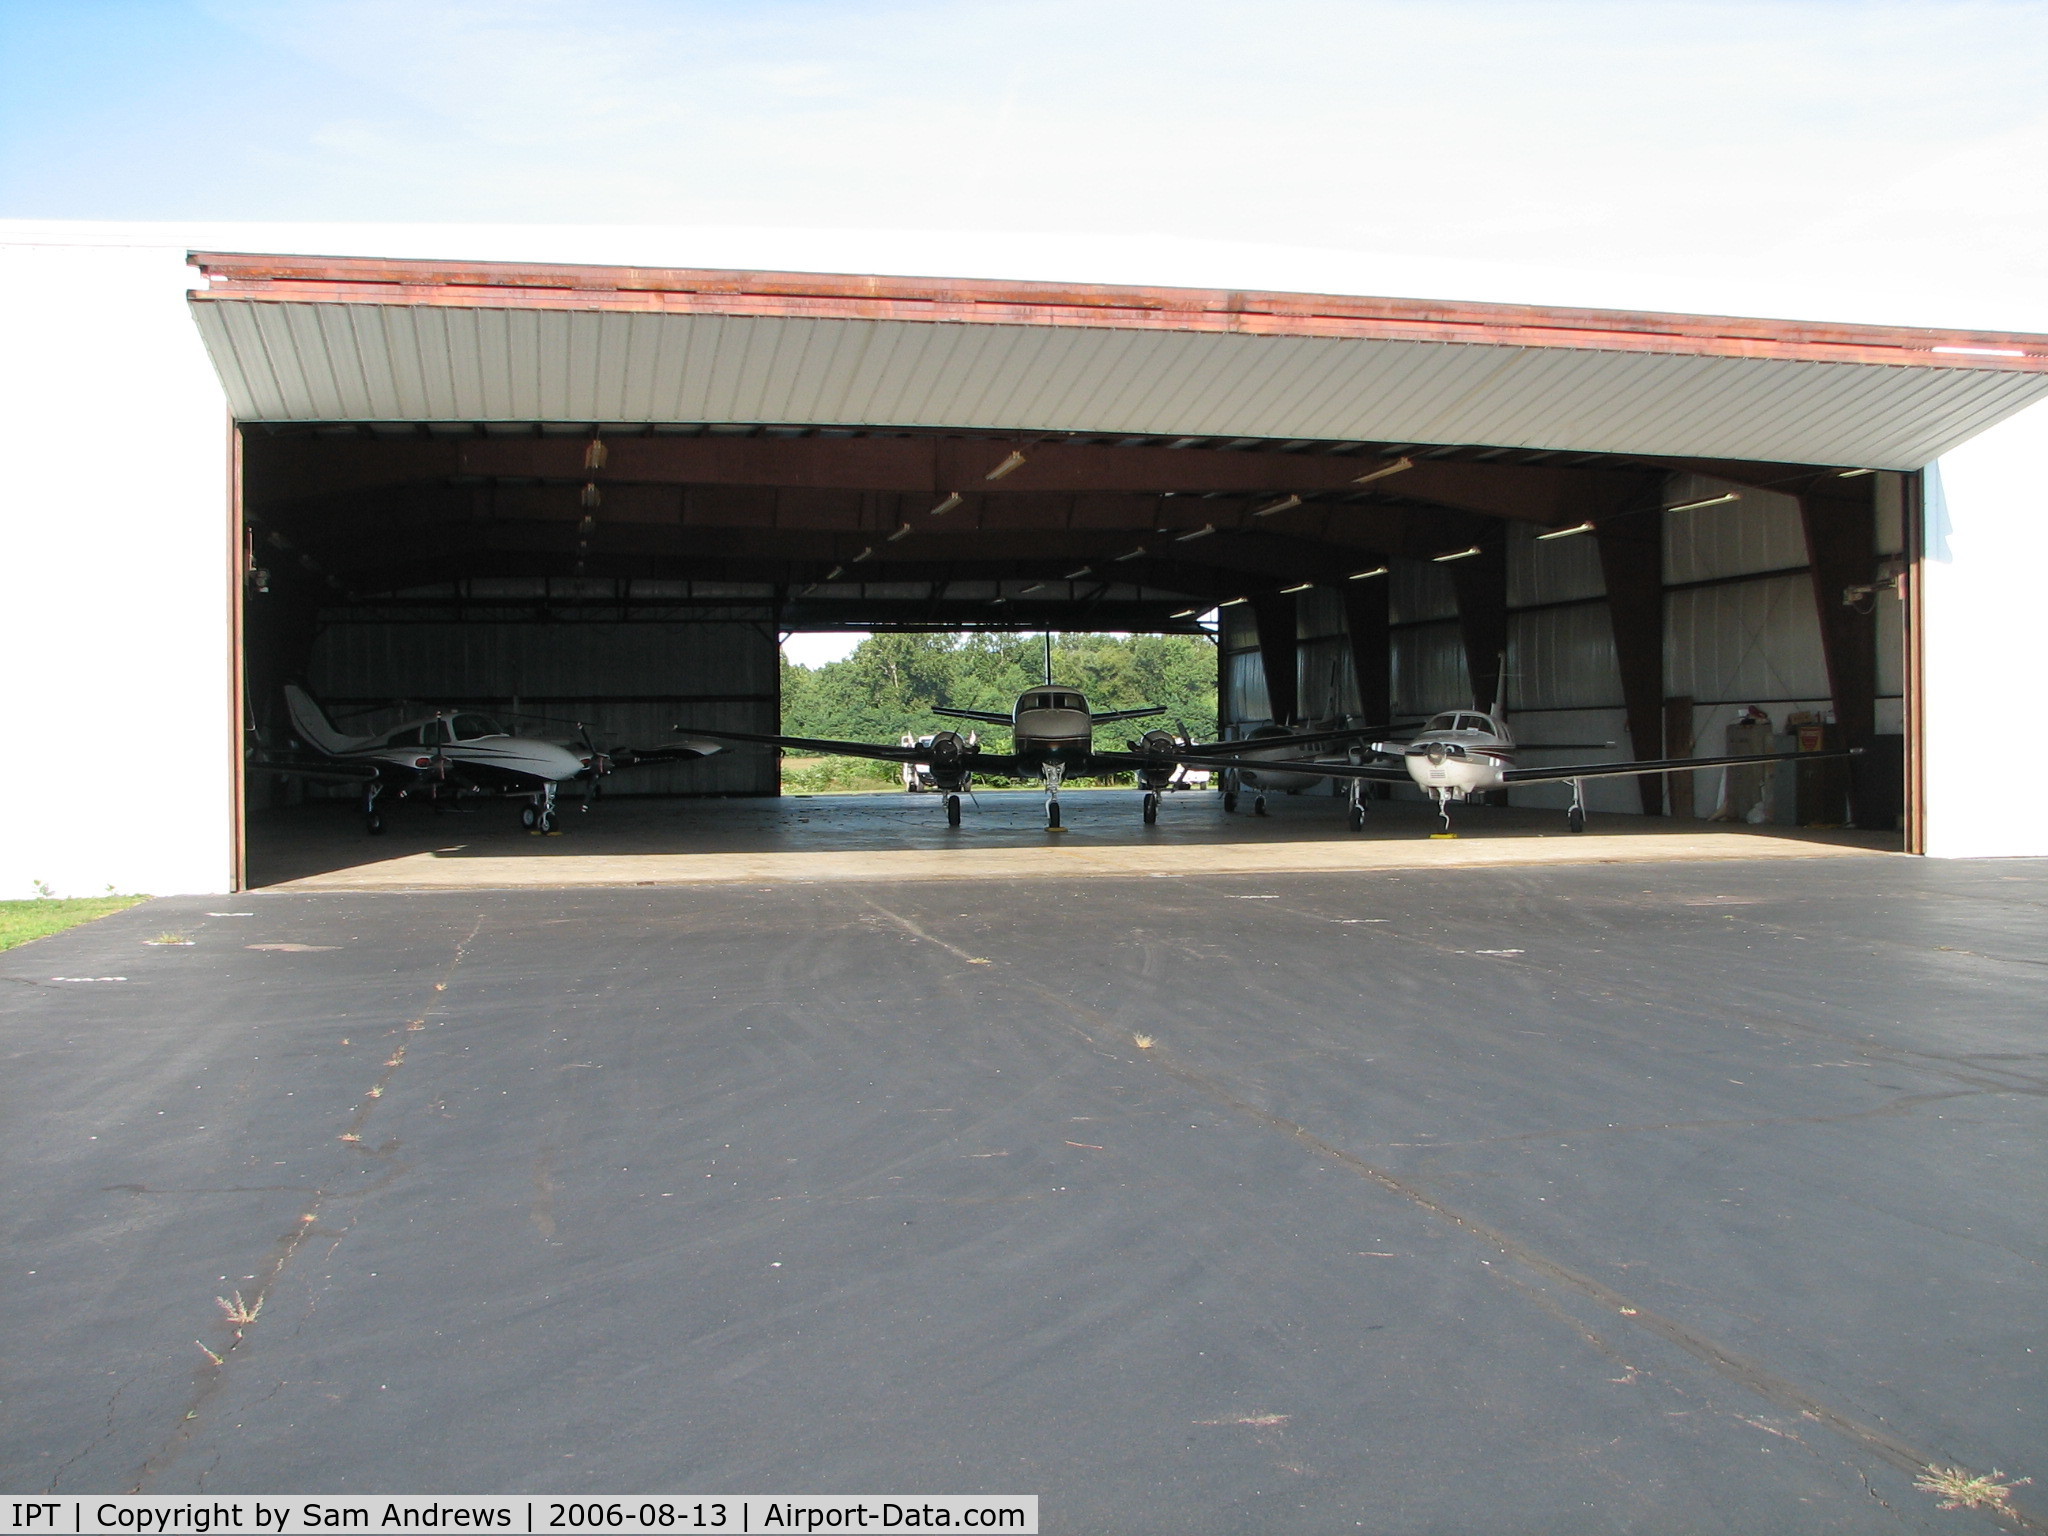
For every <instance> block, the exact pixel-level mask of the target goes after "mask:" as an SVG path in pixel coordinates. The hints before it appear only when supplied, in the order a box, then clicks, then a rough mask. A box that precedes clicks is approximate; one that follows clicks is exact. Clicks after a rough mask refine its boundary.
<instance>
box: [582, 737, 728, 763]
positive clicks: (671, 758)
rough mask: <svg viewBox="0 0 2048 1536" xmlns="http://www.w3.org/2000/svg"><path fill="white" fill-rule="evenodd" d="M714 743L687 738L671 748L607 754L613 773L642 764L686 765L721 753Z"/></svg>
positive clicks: (628, 749) (624, 750) (634, 749)
mask: <svg viewBox="0 0 2048 1536" xmlns="http://www.w3.org/2000/svg"><path fill="white" fill-rule="evenodd" d="M724 750H725V748H724V747H721V746H720V745H719V744H718V743H717V742H715V741H696V740H693V739H690V738H688V737H686V738H684V739H683V740H682V741H679V742H677V743H676V744H675V745H674V746H672V747H621V748H619V750H618V751H616V752H607V753H605V756H606V757H608V758H610V759H611V762H612V768H613V770H614V771H616V770H618V769H621V768H638V767H640V766H641V765H642V764H644V763H688V762H694V761H696V760H697V759H698V758H702V757H709V756H711V755H712V753H714V752H723V751H724Z"/></svg>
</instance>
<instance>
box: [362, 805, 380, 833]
mask: <svg viewBox="0 0 2048 1536" xmlns="http://www.w3.org/2000/svg"><path fill="white" fill-rule="evenodd" d="M363 830H364V831H365V832H367V833H369V834H370V836H372V837H375V836H377V834H378V833H380V832H382V831H383V830H384V817H383V816H382V815H381V814H380V813H379V812H376V811H372V812H370V814H369V815H367V816H365V817H364V818H363Z"/></svg>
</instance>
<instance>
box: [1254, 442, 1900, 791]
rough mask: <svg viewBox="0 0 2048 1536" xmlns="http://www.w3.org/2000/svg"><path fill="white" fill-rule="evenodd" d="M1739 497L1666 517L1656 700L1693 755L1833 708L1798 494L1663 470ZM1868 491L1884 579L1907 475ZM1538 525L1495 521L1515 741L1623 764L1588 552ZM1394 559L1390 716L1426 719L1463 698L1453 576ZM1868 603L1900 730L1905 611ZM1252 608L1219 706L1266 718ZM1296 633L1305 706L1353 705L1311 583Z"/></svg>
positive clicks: (1601, 605) (1338, 616)
mask: <svg viewBox="0 0 2048 1536" xmlns="http://www.w3.org/2000/svg"><path fill="white" fill-rule="evenodd" d="M1738 489H1739V490H1740V491H1741V500H1740V501H1734V502H1727V503H1723V504H1722V505H1719V506H1713V507H1701V508H1696V509H1694V510H1692V511H1687V512H1667V513H1666V514H1665V515H1664V539H1663V564H1664V582H1665V588H1666V591H1665V630H1664V674H1665V675H1664V689H1665V696H1666V697H1667V698H1687V697H1689V698H1691V699H1693V700H1694V708H1693V718H1692V742H1691V746H1690V750H1691V751H1693V752H1695V753H1699V754H1702V755H1706V754H1717V753H1720V752H1722V751H1724V750H1725V746H1724V743H1725V739H1726V738H1725V727H1726V726H1727V725H1728V724H1729V723H1730V722H1731V721H1733V720H1734V719H1735V718H1736V717H1737V716H1738V715H1740V714H1741V712H1742V711H1743V709H1744V708H1745V707H1747V706H1749V705H1751V704H1755V705H1758V706H1760V707H1761V708H1763V709H1764V710H1765V711H1767V712H1768V713H1769V714H1770V716H1771V718H1772V719H1773V721H1774V722H1776V723H1777V724H1778V725H1780V726H1781V727H1782V725H1783V724H1784V721H1785V717H1786V716H1787V715H1788V714H1792V713H1795V712H1797V711H1800V710H1823V711H1824V710H1827V709H1829V708H1830V706H1831V702H1832V701H1831V700H1830V699H1829V696H1828V674H1827V663H1826V657H1825V653H1824V652H1823V650H1822V647H1821V631H1820V617H1819V614H1818V612H1817V610H1816V608H1815V603H1814V593H1813V583H1812V577H1811V575H1810V574H1809V572H1808V568H1807V550H1806V535H1805V530H1804V528H1803V527H1802V525H1801V522H1800V516H1799V504H1798V502H1797V501H1796V500H1794V499H1793V498H1792V497H1790V496H1785V495H1780V494H1777V493H1775V492H1771V491H1764V490H1757V489H1754V488H1751V487H1736V486H1734V485H1732V484H1730V483H1728V482H1725V481H1720V480H1715V479H1711V478H1708V477H1706V476H1701V475H1692V474H1679V475H1673V476H1672V477H1671V479H1670V481H1669V482H1668V484H1667V486H1666V491H1665V496H1664V501H1665V504H1666V505H1683V504H1684V503H1687V502H1692V501H1701V500H1705V499H1708V498H1710V497H1715V496H1719V495H1722V494H1723V493H1725V492H1728V491H1731V490H1738ZM1875 490H1876V509H1875V512H1874V516H1875V518H1876V534H1877V550H1878V556H1879V561H1878V564H1879V569H1878V570H1877V571H1876V572H1873V579H1876V578H1878V577H1881V576H1882V575H1883V574H1885V562H1886V561H1887V559H1889V558H1895V557H1897V555H1898V554H1899V553H1900V551H1901V549H1902V547H1903V543H1904V537H1903V521H1902V510H1901V509H1902V506H1903V491H1902V483H1901V477H1900V476H1898V475H1895V474H1883V475H1879V476H1878V477H1877V483H1876V486H1875ZM1536 533H1537V530H1536V529H1535V528H1534V527H1531V526H1526V525H1510V526H1509V527H1508V529H1507V539H1508V546H1507V589H1508V610H1509V614H1508V675H1507V685H1506V686H1507V695H1508V698H1507V703H1508V712H1509V715H1510V718H1511V720H1512V723H1513V724H1514V726H1515V730H1516V734H1517V736H1518V738H1519V739H1520V740H1521V741H1522V742H1523V743H1524V745H1525V746H1526V747H1527V748H1528V752H1527V761H1528V762H1529V763H1530V764H1532V765H1538V764H1542V763H1544V762H1546V761H1547V762H1564V761H1616V762H1618V761H1622V760H1625V759H1627V758H1628V757H1630V756H1632V755H1634V754H1633V750H1632V745H1631V743H1630V741H1629V735H1628V725H1627V716H1626V713H1625V711H1624V709H1623V707H1622V704H1623V699H1622V688H1621V673H1620V667H1619V664H1618V660H1617V657H1616V654H1615V648H1614V635H1613V630H1612V626H1611V623H1610V619H1609V614H1608V608H1607V604H1606V601H1605V594H1606V587H1605V583H1604V580H1603V578H1602V574H1601V566H1600V551H1599V545H1598V542H1597V540H1595V539H1593V538H1591V537H1580V538H1565V539H1546V540H1539V539H1537V537H1536ZM1392 564H1393V569H1392V572H1391V573H1390V575H1389V576H1388V578H1387V579H1388V581H1389V582H1390V583H1391V585H1390V588H1389V591H1388V605H1389V611H1390V616H1391V622H1392V625H1393V629H1392V635H1391V640H1392V652H1393V695H1394V709H1395V712H1396V714H1397V715H1403V716H1419V715H1427V714H1432V713H1434V712H1436V711H1438V710H1442V709H1451V708H1456V707H1459V706H1461V705H1465V704H1469V703H1471V702H1473V701H1472V687H1471V682H1470V680H1469V676H1468V672H1467V667H1466V662H1465V651H1464V645H1463V641H1462V637H1461V635H1460V631H1459V628H1458V624H1457V601H1456V598H1455V595H1454V592H1453V589H1452V585H1451V580H1450V574H1449V572H1447V571H1446V570H1445V569H1444V568H1443V567H1442V566H1440V565H1437V564H1435V563H1433V562H1429V561H1415V560H1396V561H1394V562H1392ZM1876 602H1877V643H1878V672H1877V678H1878V695H1879V696H1878V700H1877V729H1878V730H1879V732H1881V733H1886V732H1891V733H1895V732H1897V731H1899V730H1900V729H1901V724H1900V722H1901V719H1902V717H1903V704H1902V700H1901V698H1900V694H1901V693H1902V692H1903V657H1904V637H1903V631H1902V625H1903V618H1902V611H1901V610H1902V605H1901V604H1900V603H1899V602H1898V601H1897V599H1896V597H1895V596H1894V594H1893V593H1891V592H1889V591H1880V592H1879V593H1878V595H1877V598H1876ZM1249 615H1250V610H1249V609H1248V608H1236V609H1227V610H1225V650H1226V660H1225V665H1224V690H1223V699H1222V713H1223V718H1224V720H1225V721H1226V722H1229V723H1233V724H1255V723H1258V722H1260V721H1263V720H1264V719H1266V718H1267V712H1268V707H1267V703H1266V687H1265V679H1264V677H1263V675H1262V674H1261V672H1260V669H1259V657H1258V650H1257V646H1258V640H1257V635H1256V633H1255V632H1254V630H1253V628H1252V625H1251V620H1250V617H1249ZM1233 616H1241V617H1233ZM1299 632H1300V634H1301V635H1302V637H1303V639H1302V644H1301V662H1300V665H1301V673H1300V676H1301V701H1302V713H1303V714H1304V715H1305V716H1308V717H1311V718H1321V717H1326V716H1330V715H1337V714H1349V713H1352V712H1354V711H1355V710H1356V709H1357V708H1358V702H1357V700H1358V694H1357V685H1356V679H1355V678H1354V677H1353V676H1352V674H1351V669H1350V668H1351V664H1350V658H1349V654H1348V647H1347V646H1346V644H1345V642H1344V641H1343V639H1342V609H1341V602H1340V599H1339V598H1338V596H1337V595H1336V594H1334V593H1331V592H1327V591H1325V590H1323V589H1317V590H1316V591H1314V592H1311V593H1304V594H1303V600H1302V603H1301V609H1300V624H1299ZM1340 658H1341V659H1340ZM1481 702H1486V701H1481ZM1545 742H1572V743H1600V742H1614V743H1616V745H1615V746H1614V747H1612V748H1611V749H1594V750H1587V749H1586V748H1585V747H1583V746H1580V747H1576V748H1574V749H1572V750H1570V751H1568V752H1564V753H1559V752H1550V751H1545V750H1543V749H1542V746H1541V744H1542V743H1545ZM1672 745H1673V746H1674V748H1679V749H1681V750H1682V749H1683V744H1682V743H1673V744H1672ZM1694 778H1695V781H1696V782H1695V784H1694V803H1695V805H1696V806H1697V807H1698V809H1699V812H1700V814H1702V815H1705V814H1707V813H1708V812H1710V811H1711V810H1712V809H1713V807H1714V805H1715V803H1716V801H1717V799H1718V797H1719V793H1720V774H1719V772H1718V771H1709V772H1704V773H1700V774H1696V775H1694ZM1569 799H1570V793H1569V791H1568V790H1567V789H1566V788H1564V787H1563V786H1552V785H1541V786H1533V787H1530V788H1527V789H1518V790H1516V791H1514V803H1516V804H1518V805H1524V804H1526V805H1553V804H1554V805H1559V806H1562V805H1564V804H1566V803H1568V802H1569ZM1587 800H1588V803H1589V804H1590V805H1591V806H1592V807H1593V808H1594V809H1596V810H1609V811H1624V812H1632V813H1634V812H1640V810H1641V808H1642V806H1641V801H1640V799H1639V798H1638V796H1637V793H1636V787H1635V783H1634V781H1633V780H1631V779H1625V778H1617V779H1610V780H1606V781H1595V782H1593V783H1589V784H1588V785H1587Z"/></svg>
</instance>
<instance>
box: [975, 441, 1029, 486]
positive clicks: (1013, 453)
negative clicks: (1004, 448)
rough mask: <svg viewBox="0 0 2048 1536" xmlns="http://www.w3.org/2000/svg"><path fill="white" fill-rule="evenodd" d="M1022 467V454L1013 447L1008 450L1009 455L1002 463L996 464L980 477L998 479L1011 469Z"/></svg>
mask: <svg viewBox="0 0 2048 1536" xmlns="http://www.w3.org/2000/svg"><path fill="white" fill-rule="evenodd" d="M1023 467H1024V455H1023V454H1021V453H1019V452H1017V450H1016V449H1014V448H1013V449H1011V450H1010V456H1009V457H1008V458H1007V459H1005V460H1003V462H1002V463H1000V464H998V465H997V466H996V467H995V468H994V469H992V470H990V471H989V472H988V473H987V474H985V475H983V476H982V479H984V480H1000V479H1002V478H1003V476H1005V475H1007V474H1009V473H1010V472H1011V471H1013V470H1018V469H1022V468H1023Z"/></svg>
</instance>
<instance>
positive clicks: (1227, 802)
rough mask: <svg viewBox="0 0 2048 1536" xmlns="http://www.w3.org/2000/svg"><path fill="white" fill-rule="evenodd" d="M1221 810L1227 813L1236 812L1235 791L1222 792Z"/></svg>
mask: <svg viewBox="0 0 2048 1536" xmlns="http://www.w3.org/2000/svg"><path fill="white" fill-rule="evenodd" d="M1223 809H1224V810H1225V811H1226V812H1229V811H1234V810H1236V809H1237V791H1236V790H1234V789H1226V790H1225V791H1223Z"/></svg>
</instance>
